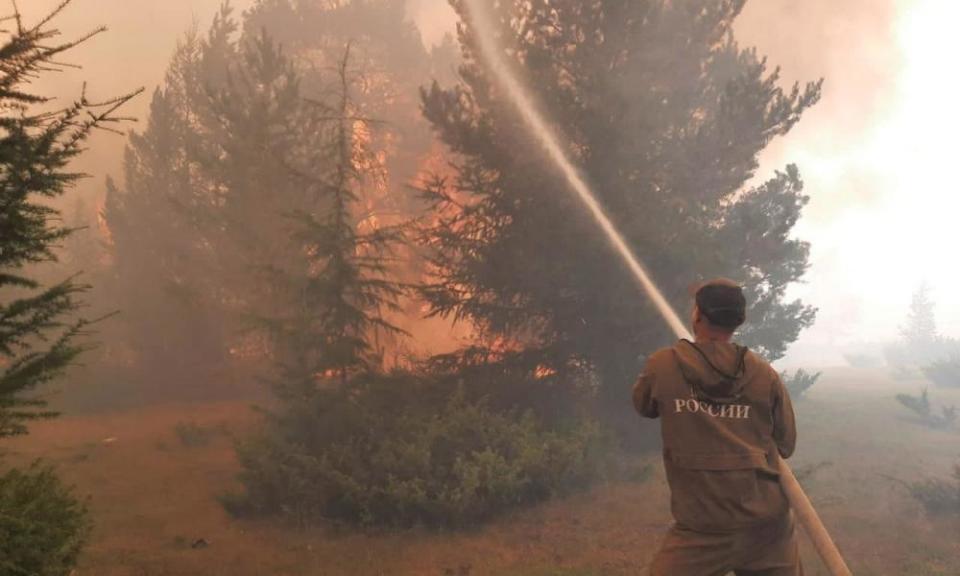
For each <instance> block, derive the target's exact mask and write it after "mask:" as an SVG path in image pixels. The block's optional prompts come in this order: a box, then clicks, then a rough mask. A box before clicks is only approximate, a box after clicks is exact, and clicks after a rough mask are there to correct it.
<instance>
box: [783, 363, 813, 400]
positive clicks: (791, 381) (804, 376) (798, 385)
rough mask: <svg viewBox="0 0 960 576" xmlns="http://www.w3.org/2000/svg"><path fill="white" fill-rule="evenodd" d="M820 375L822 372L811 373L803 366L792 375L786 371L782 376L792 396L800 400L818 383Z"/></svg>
mask: <svg viewBox="0 0 960 576" xmlns="http://www.w3.org/2000/svg"><path fill="white" fill-rule="evenodd" d="M820 375H821V372H817V373H816V374H811V373H809V372H807V371H806V370H804V369H803V368H800V369H798V370H797V371H796V372H794V373H793V375H792V376H791V375H790V374H789V373H788V372H784V373H782V374H781V375H780V377H781V379H783V384H784V385H785V386H786V387H787V392H789V393H790V398H792V399H793V400H800V399H801V398H803V397H804V395H805V394H806V393H807V391H808V390H810V388H812V387H813V385H814V384H816V383H817V380H819V379H820Z"/></svg>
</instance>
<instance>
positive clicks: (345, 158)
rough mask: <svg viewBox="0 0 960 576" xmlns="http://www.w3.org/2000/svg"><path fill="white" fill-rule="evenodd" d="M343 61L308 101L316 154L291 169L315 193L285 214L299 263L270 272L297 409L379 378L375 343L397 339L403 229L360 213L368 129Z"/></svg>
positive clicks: (276, 332) (283, 367) (284, 390)
mask: <svg viewBox="0 0 960 576" xmlns="http://www.w3.org/2000/svg"><path fill="white" fill-rule="evenodd" d="M349 58H350V49H349V48H348V49H347V51H346V53H345V54H344V56H343V59H342V61H341V63H340V65H339V66H338V69H337V70H338V72H337V77H336V80H335V81H336V84H335V88H332V89H331V90H329V91H328V92H329V93H331V94H332V96H328V97H327V98H328V99H329V100H313V101H312V102H311V103H312V106H313V108H314V114H315V117H316V118H318V119H319V122H320V124H319V125H316V124H315V126H316V127H317V128H318V129H315V130H314V132H316V133H319V134H321V135H322V141H321V142H318V146H317V147H316V148H315V151H316V154H315V155H314V156H312V157H306V158H300V159H299V161H300V162H303V161H306V164H302V165H300V166H297V165H296V164H295V163H293V162H292V163H291V166H290V169H291V170H293V171H294V174H295V177H296V179H297V180H299V181H300V182H301V183H302V185H303V186H304V187H305V188H307V189H311V190H313V191H315V194H314V195H313V197H312V198H313V203H312V205H310V206H307V207H305V208H302V209H295V210H292V211H291V213H290V219H291V230H290V240H291V242H292V246H291V248H292V251H293V252H294V253H296V254H298V255H299V257H298V258H297V259H295V260H294V261H293V262H292V263H291V264H292V266H289V267H288V268H287V269H286V270H282V269H280V268H279V267H278V266H277V265H274V266H272V267H271V270H270V271H271V273H272V277H273V279H274V285H275V286H276V287H277V288H278V289H279V290H278V293H279V294H280V295H281V296H283V297H284V298H283V299H282V300H281V302H282V305H283V308H282V311H281V313H280V314H279V315H275V316H273V317H267V318H264V320H265V322H266V325H267V326H268V327H269V328H270V333H271V334H272V335H273V336H274V343H275V347H276V348H275V355H276V359H277V362H278V367H279V368H280V379H279V381H278V383H279V386H278V389H279V392H280V395H281V397H282V398H284V399H287V400H293V405H292V406H290V407H288V408H289V409H292V411H294V412H296V411H297V410H296V408H297V407H298V406H300V405H301V404H302V402H303V401H304V400H307V399H309V398H310V397H311V396H312V394H314V393H315V392H316V390H317V389H318V383H322V382H332V383H334V384H335V385H338V386H344V385H347V384H348V383H350V382H351V381H352V380H353V379H354V377H355V376H357V375H368V374H372V373H377V372H379V371H381V370H382V369H383V362H382V358H381V349H380V346H379V345H378V344H379V337H380V336H389V335H398V334H399V333H401V332H402V331H401V330H400V329H398V328H397V327H395V326H394V325H393V324H391V323H390V321H389V320H388V319H387V317H386V313H387V312H390V311H396V310H397V301H398V299H399V297H400V296H401V294H402V293H403V288H402V286H401V285H400V284H398V283H397V282H395V281H394V280H392V279H391V274H390V272H391V271H390V262H389V260H390V253H391V250H392V249H393V248H395V247H396V246H397V244H398V243H399V242H401V241H402V229H401V228H398V227H396V226H382V225H379V224H377V223H376V222H371V221H369V220H368V219H367V218H366V216H367V215H366V214H365V210H363V208H362V204H361V200H362V198H363V196H362V194H361V191H362V190H363V188H364V187H365V186H369V185H370V178H369V175H368V174H367V173H366V169H367V168H368V167H369V166H370V155H371V151H370V150H369V149H367V148H366V142H367V136H366V135H367V132H368V131H369V130H370V129H371V127H370V126H369V125H368V124H367V121H365V120H363V119H362V118H363V114H362V112H361V110H362V109H361V108H359V107H358V106H357V105H356V104H355V103H354V101H353V100H352V99H351V95H350V90H351V71H350V68H349V62H350V59H349ZM331 84H333V82H331ZM295 162H296V161H295Z"/></svg>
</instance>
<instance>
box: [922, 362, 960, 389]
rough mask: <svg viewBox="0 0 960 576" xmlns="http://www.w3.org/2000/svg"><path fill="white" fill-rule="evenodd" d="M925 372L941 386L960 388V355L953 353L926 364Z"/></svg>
mask: <svg viewBox="0 0 960 576" xmlns="http://www.w3.org/2000/svg"><path fill="white" fill-rule="evenodd" d="M923 374H924V375H925V376H926V377H927V379H928V380H930V381H931V382H933V383H934V384H935V385H936V386H938V387H940V388H960V356H958V355H952V356H950V357H949V358H946V359H943V360H939V361H937V362H934V363H932V364H930V365H928V366H924V368H923Z"/></svg>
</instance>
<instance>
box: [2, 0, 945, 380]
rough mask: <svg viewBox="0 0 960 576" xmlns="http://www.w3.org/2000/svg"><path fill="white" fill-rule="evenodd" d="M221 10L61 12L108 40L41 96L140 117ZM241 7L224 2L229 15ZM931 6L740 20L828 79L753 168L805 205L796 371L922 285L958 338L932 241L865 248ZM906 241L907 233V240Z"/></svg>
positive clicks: (431, 23)
mask: <svg viewBox="0 0 960 576" xmlns="http://www.w3.org/2000/svg"><path fill="white" fill-rule="evenodd" d="M57 3H58V2H56V1H55V0H33V1H31V2H29V3H26V4H25V6H22V7H21V8H22V10H23V12H24V15H25V17H26V18H27V19H28V20H29V19H30V18H36V17H38V16H39V15H41V14H44V13H46V11H48V10H49V9H50V8H52V7H53V6H55V5H56V4H57ZM219 4H220V2H219V0H195V1H186V0H172V1H169V2H162V3H160V2H153V1H150V0H135V1H132V2H131V1H121V0H100V1H98V2H97V9H96V10H88V9H85V7H82V6H79V5H74V6H71V7H69V8H68V9H67V11H66V12H65V13H64V15H63V17H62V18H61V23H60V25H59V28H60V29H61V30H62V31H63V33H64V35H65V37H72V36H76V35H79V34H81V33H83V32H84V31H87V30H91V29H93V28H95V27H96V26H99V25H106V26H107V27H108V28H109V29H110V31H109V32H108V33H106V34H103V35H101V36H100V37H98V38H96V39H95V40H94V41H92V42H90V43H88V44H87V45H85V46H82V47H81V48H80V49H79V50H77V51H76V52H75V53H74V54H73V55H72V56H71V59H70V60H71V62H72V63H75V64H79V65H81V66H83V69H82V70H68V71H66V72H63V73H60V74H58V75H56V76H52V77H50V76H48V77H44V78H43V79H42V80H41V81H40V84H39V86H40V88H41V89H42V90H43V91H45V92H47V93H54V94H57V95H58V97H60V98H61V99H67V98H69V97H71V95H76V94H78V93H79V91H80V86H81V84H82V83H83V82H84V81H86V82H87V84H88V92H89V94H90V95H91V96H92V97H94V98H101V97H109V96H113V95H117V94H120V93H124V92H126V91H128V90H131V89H133V88H136V87H139V86H144V87H146V89H147V92H148V94H147V95H145V96H143V97H141V98H139V99H137V100H136V101H135V102H134V103H133V104H132V105H131V106H130V108H129V111H130V113H132V114H133V115H134V116H137V117H140V118H141V119H142V118H144V116H145V113H146V110H147V106H148V104H149V92H151V91H152V90H153V89H154V88H155V87H156V86H157V85H158V84H159V83H160V82H161V81H162V79H163V75H164V72H165V69H166V67H167V65H168V63H169V58H170V55H171V54H172V52H173V50H174V48H175V46H176V44H177V42H179V41H180V39H181V38H182V35H183V33H184V32H185V31H186V30H188V29H190V28H191V27H196V29H197V30H199V31H201V32H202V31H203V30H204V29H205V27H206V26H207V24H208V23H209V21H210V20H211V19H212V15H213V14H214V13H215V12H216V10H217V8H218V6H219ZM249 4H250V3H249V2H247V1H243V0H241V1H236V2H233V3H232V5H233V6H234V8H235V9H236V10H237V11H238V12H239V11H242V10H244V9H246V8H248V7H249ZM938 6H944V5H943V4H938V3H937V2H933V1H931V0H915V1H900V2H895V1H893V0H852V1H849V2H832V1H829V0H811V1H809V2H804V3H802V4H798V3H796V2H791V1H788V0H769V1H764V2H749V3H748V4H747V7H746V9H745V10H744V12H743V14H742V15H741V16H740V19H739V20H738V22H737V26H736V34H737V39H738V41H739V42H740V43H741V44H742V45H744V46H756V47H757V48H758V50H759V51H760V53H761V54H764V55H767V56H768V57H769V59H770V61H771V62H773V63H776V64H777V65H778V66H780V67H781V71H782V78H783V82H784V83H792V82H794V81H801V82H802V81H807V80H811V79H815V78H819V77H825V78H826V79H827V81H826V83H825V86H824V91H823V98H822V100H821V102H820V103H819V104H818V105H817V106H816V107H814V108H813V109H812V110H811V111H810V112H809V113H808V114H807V115H805V117H804V118H803V120H802V121H801V122H800V123H799V125H798V126H797V127H796V128H795V129H794V130H793V131H792V132H791V133H790V134H789V135H788V136H787V137H785V138H782V139H778V140H775V141H774V142H773V143H772V144H771V145H770V146H769V147H768V148H767V150H766V151H765V152H764V153H763V155H762V157H761V165H760V169H759V171H758V180H762V179H764V178H766V177H767V176H768V175H769V174H771V173H772V171H773V170H776V169H782V167H783V166H784V165H785V164H786V163H790V162H793V163H797V164H798V165H799V167H800V169H801V173H802V175H803V177H804V179H805V181H806V185H807V186H806V192H807V193H808V194H809V195H810V197H811V202H810V204H809V206H808V207H807V209H806V211H805V215H804V218H803V219H802V220H801V222H800V223H799V225H798V226H797V229H796V234H797V236H799V237H802V238H804V239H806V240H808V241H810V242H811V244H812V257H811V264H812V266H811V269H810V271H809V273H808V275H807V278H806V283H805V284H803V285H798V286H795V287H794V288H793V292H794V293H795V295H796V296H798V297H802V298H804V299H805V300H809V301H810V302H812V303H814V305H815V306H817V307H818V308H819V314H818V319H817V323H816V325H815V326H814V327H813V328H812V329H810V330H807V331H806V332H804V333H803V334H802V335H801V337H800V340H799V341H798V342H797V343H796V344H795V345H794V346H793V347H792V353H791V355H790V356H789V357H788V358H787V359H786V361H787V363H790V362H795V363H802V362H803V360H805V359H806V358H809V357H811V356H814V357H822V356H823V354H825V353H826V354H832V357H833V358H834V360H835V361H837V360H838V359H839V357H838V356H837V355H836V353H835V352H836V350H837V349H839V348H843V347H845V346H849V345H857V344H858V343H863V342H870V341H875V340H883V339H891V338H894V337H895V335H896V331H897V327H898V326H899V325H900V323H901V322H902V321H903V313H902V311H904V310H906V306H907V304H908V303H909V298H910V294H911V293H912V292H913V291H914V290H916V289H917V288H918V286H919V285H920V284H921V283H922V282H924V281H926V282H928V283H929V284H930V285H931V287H932V289H933V294H934V299H935V300H936V301H937V303H938V319H939V320H940V323H941V325H942V329H943V331H944V332H945V333H946V334H948V335H952V334H957V333H960V306H958V305H956V304H954V303H953V302H951V299H950V297H949V294H950V286H951V283H952V282H953V281H954V280H960V279H958V278H956V277H955V275H953V273H952V272H948V271H944V270H940V269H938V267H937V265H936V264H937V262H940V261H942V259H943V258H946V257H948V256H949V255H948V254H947V253H945V252H943V251H942V250H941V249H940V248H938V247H937V246H936V245H938V244H940V243H937V242H933V241H930V242H928V240H931V239H930V238H929V237H928V235H927V236H924V235H922V234H921V235H919V236H915V237H916V241H915V242H909V241H907V242H902V243H901V245H899V246H889V254H890V255H889V256H888V257H887V258H885V259H883V260H882V261H877V260H876V259H875V256H873V255H872V254H875V253H876V252H877V250H876V249H875V244H874V243H873V241H872V240H871V239H873V238H877V237H884V236H886V237H889V235H885V234H884V233H883V231H884V229H885V228H887V227H889V226H903V224H902V223H900V224H894V223H893V222H891V221H890V219H891V218H892V217H893V216H894V214H895V213H896V211H897V209H896V208H894V206H900V204H902V203H903V202H905V201H907V200H906V199H907V198H909V197H910V196H912V195H914V194H915V193H916V192H915V190H913V188H914V187H915V186H916V185H911V184H910V183H909V179H907V180H906V181H905V180H903V179H898V180H896V181H895V180H894V179H892V177H891V174H890V166H889V165H888V164H887V163H886V162H885V161H884V158H883V155H884V154H889V152H888V151H887V149H886V147H888V146H890V145H891V144H888V143H885V142H888V141H890V140H891V139H893V138H895V137H896V136H895V135H891V134H889V133H885V132H884V129H883V126H885V125H888V124H890V123H891V118H893V117H895V116H897V114H898V106H900V107H901V108H902V104H903V101H904V100H905V99H906V96H905V88H904V85H903V83H904V81H905V78H906V76H907V70H906V67H907V66H908V65H909V57H908V55H907V54H906V52H908V51H909V50H910V47H909V46H906V45H905V43H906V42H908V41H909V40H908V39H906V38H905V37H904V34H905V32H904V29H905V27H906V26H908V25H909V22H910V19H911V18H914V19H915V18H916V17H915V13H917V12H920V13H921V14H920V17H921V18H922V17H925V18H928V19H929V18H936V17H937V15H938V12H937V7H938ZM945 9H946V10H949V8H945ZM407 13H408V16H409V18H410V19H412V20H413V21H414V22H416V24H417V25H418V26H419V28H420V30H421V34H422V37H423V39H424V42H425V43H426V44H427V45H428V46H432V45H437V44H439V43H441V42H442V41H443V38H444V37H445V36H446V35H450V34H455V32H456V30H455V24H456V15H455V13H454V12H453V10H452V9H451V8H450V7H449V6H448V5H447V4H446V2H443V1H442V0H411V1H410V2H409V3H408V6H407ZM924 14H926V16H924ZM940 15H941V16H949V13H945V14H940ZM772 23H776V24H772ZM920 57H922V56H920ZM900 112H903V111H902V110H900ZM906 113H907V114H909V113H911V111H910V110H907V111H906ZM924 130H925V129H924V128H922V127H917V128H916V130H914V131H919V132H920V133H924V132H923V131H924ZM888 132H889V131H888ZM124 145H125V143H124V141H123V139H122V138H119V137H115V136H112V135H108V134H98V135H96V136H95V137H94V139H93V140H92V142H91V146H90V151H89V152H88V153H87V154H86V155H85V156H84V157H83V158H82V159H81V161H80V167H81V168H83V169H84V170H85V171H87V172H89V173H90V174H91V175H92V176H93V178H92V179H91V180H89V181H87V182H86V183H85V184H84V185H82V186H81V190H80V191H79V193H80V194H85V195H87V196H86V197H87V198H91V197H92V198H99V197H100V196H101V194H102V182H103V177H104V176H106V175H108V174H113V175H115V176H119V173H120V159H121V157H122V153H121V152H122V148H123V146H124ZM914 153H916V152H914ZM911 168H912V167H911ZM911 168H904V169H905V170H909V169H911ZM917 169H925V170H931V169H936V168H935V167H930V166H925V167H923V168H917ZM946 195H947V192H945V191H944V192H941V193H933V192H928V193H927V195H925V196H924V197H925V198H926V199H927V200H926V202H927V203H928V210H918V209H914V210H912V212H913V213H914V214H915V215H914V216H913V217H914V218H924V217H927V216H928V215H930V214H936V213H938V212H941V213H942V212H943V210H942V209H938V208H937V204H942V202H943V200H944V196H946ZM915 208H916V207H915ZM941 208H949V207H948V206H941ZM917 212H920V213H919V214H917ZM913 234H914V232H913V231H912V230H911V231H910V232H908V233H907V235H913ZM931 244H933V245H934V247H933V249H932V253H931V246H930V245H931ZM917 253H922V254H925V255H927V256H926V257H923V258H919V259H917V258H915V257H914V256H913V255H915V254H917ZM896 266H902V267H903V268H902V272H900V273H897V274H891V269H892V268H894V267H896ZM853 271H855V272H853ZM852 275H855V278H851V276H852ZM865 334H869V335H870V336H868V337H867V336H864V335H865Z"/></svg>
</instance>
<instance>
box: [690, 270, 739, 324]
mask: <svg viewBox="0 0 960 576" xmlns="http://www.w3.org/2000/svg"><path fill="white" fill-rule="evenodd" d="M696 300H697V308H699V309H700V312H701V313H702V314H703V315H704V316H706V317H707V320H709V321H710V323H711V324H713V325H714V326H718V327H720V328H727V329H731V330H734V329H736V328H738V327H739V326H740V325H741V324H743V323H744V321H746V319H747V299H746V298H745V297H744V295H743V288H741V287H740V286H738V285H737V284H736V283H735V282H732V281H730V280H726V279H717V280H710V281H709V282H706V283H704V284H703V285H702V286H700V289H699V290H697V295H696Z"/></svg>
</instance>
